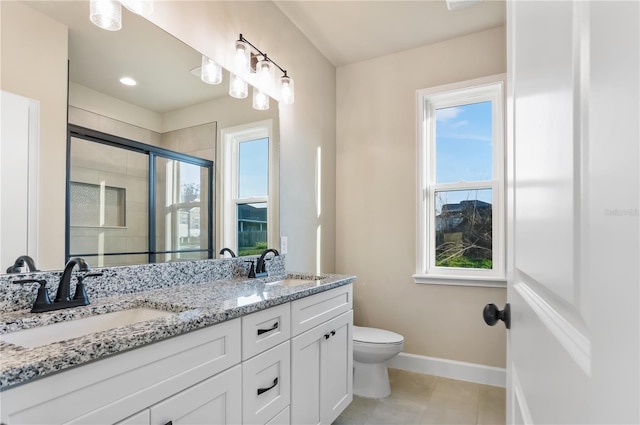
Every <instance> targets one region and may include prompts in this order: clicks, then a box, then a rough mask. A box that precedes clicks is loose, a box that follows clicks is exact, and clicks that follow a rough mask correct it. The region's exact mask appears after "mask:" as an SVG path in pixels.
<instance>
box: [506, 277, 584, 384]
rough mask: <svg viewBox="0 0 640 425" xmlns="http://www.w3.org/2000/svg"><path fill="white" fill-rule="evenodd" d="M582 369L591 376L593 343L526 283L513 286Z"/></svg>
mask: <svg viewBox="0 0 640 425" xmlns="http://www.w3.org/2000/svg"><path fill="white" fill-rule="evenodd" d="M513 289H515V290H516V291H517V292H518V294H520V296H521V297H522V299H523V300H524V301H525V302H526V303H527V305H528V306H529V307H531V309H532V310H533V311H534V312H535V313H536V315H537V316H538V318H540V320H541V321H542V323H543V324H544V325H545V326H546V328H547V329H549V331H550V332H551V333H552V334H553V336H555V337H556V339H557V340H558V342H559V343H560V345H562V346H563V347H564V348H565V350H567V353H569V355H570V356H571V357H572V358H573V360H574V361H575V362H576V363H577V364H578V365H579V366H580V368H581V369H582V370H583V371H584V373H586V374H587V376H589V377H590V376H591V341H590V340H589V338H587V337H586V336H585V335H584V334H583V333H582V332H580V331H579V330H578V329H577V328H575V327H574V326H573V325H572V324H571V323H569V322H568V321H567V320H566V319H565V318H564V317H563V316H562V314H560V313H558V312H557V311H556V310H555V309H554V308H553V307H552V306H551V305H549V303H547V302H546V301H545V300H544V299H542V297H540V295H538V294H537V293H536V292H535V291H534V290H533V289H531V288H530V287H529V286H528V285H527V284H525V283H524V282H518V283H516V284H514V285H513Z"/></svg>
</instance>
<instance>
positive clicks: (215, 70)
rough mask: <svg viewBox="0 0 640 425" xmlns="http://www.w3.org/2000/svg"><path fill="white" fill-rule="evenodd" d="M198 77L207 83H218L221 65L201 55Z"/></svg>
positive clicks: (220, 75) (220, 79)
mask: <svg viewBox="0 0 640 425" xmlns="http://www.w3.org/2000/svg"><path fill="white" fill-rule="evenodd" d="M200 79H202V81H204V82H205V83H207V84H220V83H221V82H222V66H220V65H219V64H217V63H216V62H214V61H212V60H211V59H209V58H208V57H206V56H205V55H202V66H201V67H200Z"/></svg>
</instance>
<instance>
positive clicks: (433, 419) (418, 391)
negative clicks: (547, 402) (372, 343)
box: [333, 369, 506, 425]
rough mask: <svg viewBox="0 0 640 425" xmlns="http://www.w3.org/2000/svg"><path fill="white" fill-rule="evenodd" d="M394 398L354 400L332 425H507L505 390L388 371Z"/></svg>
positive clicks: (401, 371) (358, 398)
mask: <svg viewBox="0 0 640 425" xmlns="http://www.w3.org/2000/svg"><path fill="white" fill-rule="evenodd" d="M389 380H390V382H391V395H390V396H389V397H387V398H383V399H369V398H363V397H356V396H354V398H353V402H352V403H351V404H350V405H349V407H347V409H346V410H345V411H344V412H342V415H340V417H338V419H336V420H335V421H334V422H333V425H393V424H398V425H423V424H449V425H450V424H456V425H468V424H470V425H476V424H478V425H494V424H495V425H497V424H500V425H504V424H505V423H506V416H505V408H506V400H505V398H506V393H505V389H504V388H499V387H493V386H490V385H482V384H474V383H472V382H465V381H456V380H454V379H447V378H440V377H437V376H431V375H423V374H420V373H412V372H407V371H404V370H399V369H389Z"/></svg>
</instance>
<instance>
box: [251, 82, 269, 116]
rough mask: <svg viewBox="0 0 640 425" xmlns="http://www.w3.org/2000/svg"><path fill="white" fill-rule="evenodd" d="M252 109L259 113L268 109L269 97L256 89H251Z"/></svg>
mask: <svg viewBox="0 0 640 425" xmlns="http://www.w3.org/2000/svg"><path fill="white" fill-rule="evenodd" d="M253 109H257V110H259V111H266V110H267V109H269V95H268V94H266V93H265V92H263V91H262V90H260V89H259V88H257V87H254V88H253Z"/></svg>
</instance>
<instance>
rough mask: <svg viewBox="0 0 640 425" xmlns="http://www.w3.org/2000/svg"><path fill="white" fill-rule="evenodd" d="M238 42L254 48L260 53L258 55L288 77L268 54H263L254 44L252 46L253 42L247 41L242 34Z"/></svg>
mask: <svg viewBox="0 0 640 425" xmlns="http://www.w3.org/2000/svg"><path fill="white" fill-rule="evenodd" d="M238 41H242V42H244V43H247V44H248V45H249V46H251V47H252V48H253V50H255V51H256V52H258V54H259V55H260V56H262V57H263V58H264V60H266V61H267V62H271V63H272V64H274V65H275V66H276V67H277V68H278V69H279V70H280V71H281V72H282V73H283V74H284V76H285V77H287V71H286V70H285V69H282V67H281V66H280V65H278V64H277V63H276V62H275V61H274V60H272V59H271V58H270V57H267V54H266V53H263V52H262V51H261V50H260V49H258V48H257V47H256V46H254V45H253V44H251V42H250V41H249V40H247V39H246V38H244V37H243V36H242V34H240V38H239V39H238Z"/></svg>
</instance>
